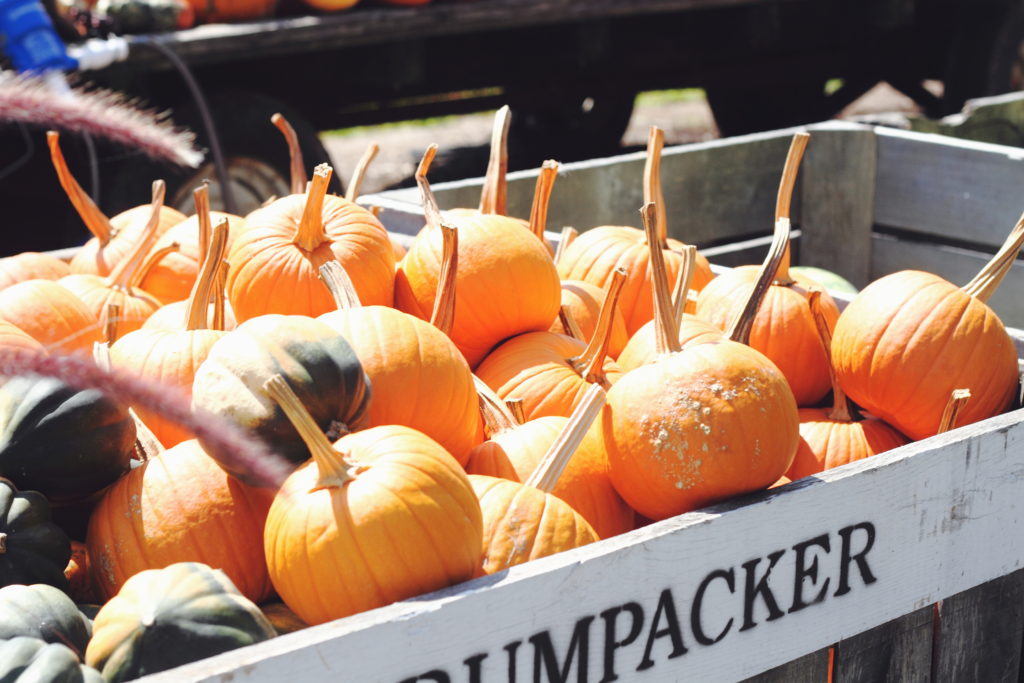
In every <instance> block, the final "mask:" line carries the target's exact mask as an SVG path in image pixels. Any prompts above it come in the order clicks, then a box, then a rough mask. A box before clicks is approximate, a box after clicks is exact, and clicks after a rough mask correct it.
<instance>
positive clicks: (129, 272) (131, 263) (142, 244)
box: [107, 180, 167, 288]
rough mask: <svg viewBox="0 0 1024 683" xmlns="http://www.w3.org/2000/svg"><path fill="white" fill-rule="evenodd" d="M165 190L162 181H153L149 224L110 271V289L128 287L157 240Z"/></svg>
mask: <svg viewBox="0 0 1024 683" xmlns="http://www.w3.org/2000/svg"><path fill="white" fill-rule="evenodd" d="M166 189H167V187H166V185H164V181H162V180H155V181H153V200H152V202H151V206H152V211H151V212H150V214H149V222H148V223H146V227H145V229H143V231H142V234H141V235H140V236H139V241H138V242H136V243H135V246H134V247H132V250H131V251H130V252H129V253H128V256H126V257H125V258H124V259H123V260H122V261H121V262H120V263H118V264H117V265H116V266H114V268H113V270H111V271H110V274H109V275H108V276H107V284H108V285H109V286H110V287H124V288H127V287H129V286H130V284H131V281H132V276H133V275H134V274H135V272H136V271H138V270H139V266H140V265H141V264H142V261H143V260H144V259H145V258H146V255H147V254H148V253H149V250H150V249H151V248H152V247H153V242H155V241H156V238H157V234H156V231H157V226H158V225H159V224H160V212H161V210H162V209H163V206H164V192H165V191H166Z"/></svg>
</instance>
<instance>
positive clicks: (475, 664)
mask: <svg viewBox="0 0 1024 683" xmlns="http://www.w3.org/2000/svg"><path fill="white" fill-rule="evenodd" d="M485 659H487V653H486V652H483V653H481V654H478V655H473V656H472V657H469V658H468V659H464V660H462V663H463V664H465V665H466V668H468V669H469V683H482V681H483V675H482V674H481V672H480V668H481V666H480V665H481V664H483V662H484V660H485Z"/></svg>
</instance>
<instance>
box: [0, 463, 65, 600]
mask: <svg viewBox="0 0 1024 683" xmlns="http://www.w3.org/2000/svg"><path fill="white" fill-rule="evenodd" d="M70 559H71V539H69V538H68V536H67V534H65V533H64V531H63V530H61V528H60V527H58V526H57V525H56V524H54V523H53V522H52V521H51V520H50V505H49V503H47V502H46V498H45V497H44V496H43V494H41V493H39V492H37V491H22V492H19V491H18V489H17V488H15V486H14V484H13V483H11V482H10V481H8V480H7V479H3V478H0V586H9V585H11V584H19V583H20V584H26V585H28V584H33V583H46V584H49V585H51V586H56V587H57V588H60V589H61V590H67V588H68V580H67V578H66V577H65V576H64V568H65V567H67V565H68V560H70Z"/></svg>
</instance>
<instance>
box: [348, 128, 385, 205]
mask: <svg viewBox="0 0 1024 683" xmlns="http://www.w3.org/2000/svg"><path fill="white" fill-rule="evenodd" d="M379 151H380V147H379V146H378V145H377V143H376V142H371V143H370V144H369V146H367V148H366V151H365V152H363V156H361V157H359V163H357V164H356V169H355V170H354V171H353V172H352V179H351V180H349V181H348V187H347V188H345V199H347V200H349V201H350V202H355V200H356V199H357V198H358V197H359V189H360V188H361V187H362V186H363V180H365V179H366V172H367V171H368V170H369V168H370V164H372V163H373V160H374V159H376V158H377V152H379Z"/></svg>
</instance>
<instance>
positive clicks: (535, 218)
mask: <svg viewBox="0 0 1024 683" xmlns="http://www.w3.org/2000/svg"><path fill="white" fill-rule="evenodd" d="M557 178H558V162H557V161H555V160H554V159H548V160H547V161H545V162H544V163H543V164H542V165H541V167H540V175H538V176H537V187H536V189H534V191H533V206H531V207H530V232H532V233H533V234H534V235H536V236H537V238H538V239H539V240H540V241H541V242H543V243H544V244H545V246H546V245H547V240H545V239H544V229H545V228H546V227H547V225H548V204H549V203H550V201H551V190H552V189H553V188H554V186H555V180H556V179H557Z"/></svg>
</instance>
